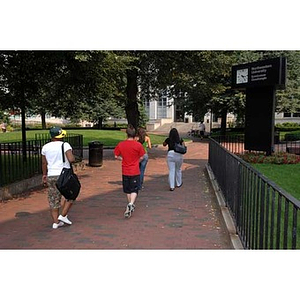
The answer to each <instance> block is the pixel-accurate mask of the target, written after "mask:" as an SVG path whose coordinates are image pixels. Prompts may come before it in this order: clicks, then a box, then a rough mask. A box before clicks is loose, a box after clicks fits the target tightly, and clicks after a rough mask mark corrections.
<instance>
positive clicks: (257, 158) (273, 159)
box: [237, 152, 300, 165]
mask: <svg viewBox="0 0 300 300" xmlns="http://www.w3.org/2000/svg"><path fill="white" fill-rule="evenodd" d="M237 156H239V157H240V158H242V159H243V160H244V161H246V162H248V163H251V164H277V165H282V164H298V163H300V156H299V155H296V154H291V153H287V152H276V153H273V154H272V155H268V156H267V155H265V154H262V153H255V152H245V153H243V154H237Z"/></svg>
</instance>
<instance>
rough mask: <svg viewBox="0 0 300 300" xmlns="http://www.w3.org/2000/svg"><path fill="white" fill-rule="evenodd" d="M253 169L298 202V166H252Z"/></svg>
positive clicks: (299, 188) (299, 192) (299, 193)
mask: <svg viewBox="0 0 300 300" xmlns="http://www.w3.org/2000/svg"><path fill="white" fill-rule="evenodd" d="M253 167H254V168H255V169H257V170H258V171H259V172H261V173H262V174H263V175H265V176H266V177H267V178H269V179H270V180H272V181H273V182H275V183H276V184H277V185H278V186H280V187H282V188H283V189H284V190H285V191H286V192H288V193H289V194H291V195H292V196H294V197H295V198H297V199H299V200H300V184H299V180H300V164H288V165H276V164H253Z"/></svg>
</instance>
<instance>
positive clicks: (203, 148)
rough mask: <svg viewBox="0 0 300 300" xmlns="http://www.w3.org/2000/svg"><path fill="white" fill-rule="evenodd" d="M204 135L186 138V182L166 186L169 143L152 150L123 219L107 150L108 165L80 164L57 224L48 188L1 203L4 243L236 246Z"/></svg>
mask: <svg viewBox="0 0 300 300" xmlns="http://www.w3.org/2000/svg"><path fill="white" fill-rule="evenodd" d="M207 151H208V144H207V142H193V143H189V144H188V153H187V154H186V155H185V157H184V163H183V186H182V187H181V188H180V189H175V191H173V192H171V191H169V186H168V168H167V164H166V153H167V152H166V148H164V147H162V146H158V147H156V148H152V149H151V150H150V152H149V162H148V165H147V169H146V175H145V189H144V190H143V191H142V192H141V193H140V194H139V197H138V199H137V202H136V210H135V212H134V213H133V216H132V217H131V218H130V219H124V217H123V213H124V210H125V206H126V197H125V194H123V191H122V182H121V162H120V161H116V160H115V159H114V157H113V152H112V150H104V155H103V156H104V159H103V166H102V167H101V168H99V167H89V166H86V167H85V168H84V169H83V170H78V172H77V174H78V175H79V178H80V180H81V183H82V191H81V194H80V196H79V198H78V201H77V202H76V204H74V206H73V207H72V210H71V211H70V213H69V218H70V219H71V220H72V221H73V225H71V226H64V227H62V228H58V229H57V230H53V229H52V228H51V225H52V222H51V218H50V213H49V210H48V202H47V191H46V189H41V190H35V191H32V192H29V193H27V194H25V195H24V196H22V197H19V198H17V199H13V200H10V201H7V202H3V203H0V249H231V248H232V246H231V242H230V239H229V236H228V232H227V229H226V227H225V225H224V222H223V219H222V217H221V214H220V213H219V209H218V207H217V201H216V197H215V195H214V192H213V190H212V188H211V186H210V182H209V180H208V177H207V174H206V170H205V164H206V163H207Z"/></svg>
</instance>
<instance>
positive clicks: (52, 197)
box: [47, 176, 64, 229]
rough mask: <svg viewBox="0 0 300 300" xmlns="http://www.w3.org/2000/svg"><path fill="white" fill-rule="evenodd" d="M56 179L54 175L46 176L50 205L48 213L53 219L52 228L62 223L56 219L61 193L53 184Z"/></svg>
mask: <svg viewBox="0 0 300 300" xmlns="http://www.w3.org/2000/svg"><path fill="white" fill-rule="evenodd" d="M56 181H57V177H56V176H49V177H48V178H47V184H48V201H49V206H50V214H51V217H52V220H53V224H52V228H54V229H57V228H58V227H60V226H62V225H64V223H63V222H60V221H59V220H58V215H59V209H60V203H61V194H60V192H59V191H58V189H57V188H56V186H55V183H56Z"/></svg>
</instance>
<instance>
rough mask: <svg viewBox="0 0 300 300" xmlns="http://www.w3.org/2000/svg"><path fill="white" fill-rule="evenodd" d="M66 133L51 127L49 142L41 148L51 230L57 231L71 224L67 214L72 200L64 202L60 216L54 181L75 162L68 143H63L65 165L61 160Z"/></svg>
mask: <svg viewBox="0 0 300 300" xmlns="http://www.w3.org/2000/svg"><path fill="white" fill-rule="evenodd" d="M66 134H67V132H66V131H65V130H63V129H61V128H60V127H52V128H51V129H50V135H51V142H49V143H47V144H45V145H44V146H43V148H42V170H43V183H44V184H45V185H47V186H48V201H49V206H50V212H51V216H52V219H53V224H52V228H53V229H57V228H58V227H61V226H63V225H64V224H65V223H66V224H69V225H71V224H72V222H71V221H70V220H69V219H68V212H69V210H70V208H71V206H72V204H73V202H74V200H68V199H66V201H64V204H63V206H62V211H61V214H59V210H60V208H61V197H62V195H61V193H60V192H59V190H58V189H57V188H56V185H55V183H56V181H57V179H58V177H59V175H60V173H61V170H62V169H63V168H64V167H65V168H70V167H71V166H70V164H71V163H73V162H75V157H74V155H73V153H72V147H71V145H70V144H69V143H67V142H65V143H64V155H65V163H63V159H62V144H63V141H62V139H63V138H64V137H65V136H66Z"/></svg>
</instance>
